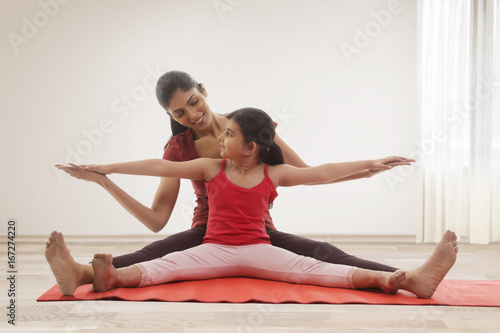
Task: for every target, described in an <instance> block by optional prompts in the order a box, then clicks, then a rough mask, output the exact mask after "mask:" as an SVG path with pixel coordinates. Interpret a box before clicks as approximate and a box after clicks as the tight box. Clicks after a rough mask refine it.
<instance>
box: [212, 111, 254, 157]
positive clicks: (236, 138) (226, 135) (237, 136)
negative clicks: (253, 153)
mask: <svg viewBox="0 0 500 333" xmlns="http://www.w3.org/2000/svg"><path fill="white" fill-rule="evenodd" d="M219 144H220V154H221V156H222V157H227V158H230V159H235V158H237V157H238V156H240V155H242V154H244V152H245V149H246V146H247V144H245V140H244V139H243V135H242V134H241V131H240V126H239V125H238V124H237V123H235V122H234V121H233V119H229V120H228V121H227V124H226V130H225V131H224V132H223V133H222V134H221V135H219Z"/></svg>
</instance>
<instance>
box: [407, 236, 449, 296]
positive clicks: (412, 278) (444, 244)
mask: <svg viewBox="0 0 500 333" xmlns="http://www.w3.org/2000/svg"><path fill="white" fill-rule="evenodd" d="M457 252H458V245H457V235H455V233H454V232H452V231H450V230H447V231H446V233H445V234H444V236H443V238H442V239H441V242H439V244H438V245H437V246H436V249H435V250H434V253H432V255H431V256H430V257H429V258H428V259H427V261H426V262H425V263H424V264H423V265H422V266H420V267H418V268H416V269H414V270H411V271H408V273H407V275H406V276H407V279H406V280H405V281H404V282H403V283H402V284H401V289H404V290H407V291H409V292H412V293H413V294H415V295H416V296H417V297H419V298H431V297H432V295H433V294H434V292H435V291H436V288H437V287H438V285H439V284H440V283H441V281H442V280H443V279H444V277H445V276H446V274H447V273H448V271H449V270H450V268H451V267H452V266H453V265H454V264H455V261H456V259H457Z"/></svg>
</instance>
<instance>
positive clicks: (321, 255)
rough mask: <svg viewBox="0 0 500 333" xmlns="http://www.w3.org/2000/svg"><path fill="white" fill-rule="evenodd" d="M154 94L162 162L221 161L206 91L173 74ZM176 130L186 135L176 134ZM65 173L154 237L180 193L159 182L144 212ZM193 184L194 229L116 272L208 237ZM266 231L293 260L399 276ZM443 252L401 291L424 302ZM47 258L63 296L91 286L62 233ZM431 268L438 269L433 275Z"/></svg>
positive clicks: (121, 195) (130, 258) (221, 121)
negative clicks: (163, 122)
mask: <svg viewBox="0 0 500 333" xmlns="http://www.w3.org/2000/svg"><path fill="white" fill-rule="evenodd" d="M156 94H157V97H158V101H159V103H160V105H161V106H162V107H163V108H164V109H165V110H166V111H167V114H168V115H169V116H170V117H171V123H172V124H173V126H172V127H173V134H174V135H173V137H172V138H171V139H170V140H169V143H168V145H167V147H166V149H165V153H164V159H167V160H172V161H187V160H192V159H196V158H198V157H209V158H221V157H220V153H219V143H218V139H217V138H218V136H219V135H220V134H221V133H222V132H223V131H224V130H225V128H226V122H227V119H226V116H225V115H222V114H217V113H214V112H212V110H211V109H210V106H209V105H208V102H207V99H206V98H207V91H206V89H205V87H204V86H203V85H202V84H200V83H198V82H196V81H195V80H194V79H193V78H192V77H190V76H189V75H188V74H186V73H183V72H179V71H171V72H167V73H165V74H164V75H163V76H162V77H160V79H159V80H158V84H157V87H156ZM179 125H181V126H184V127H185V128H186V129H185V130H184V131H181V132H180V133H179V132H178V127H179ZM275 141H276V143H277V144H278V145H279V146H280V147H281V149H282V152H283V157H284V161H285V163H286V164H290V165H293V166H295V167H307V166H308V165H307V164H305V162H304V161H302V159H301V158H300V157H299V156H298V155H297V154H296V153H295V152H294V151H293V150H292V149H291V148H290V147H289V146H288V145H287V144H286V143H285V142H284V141H283V140H282V139H281V138H280V137H279V136H276V139H275ZM397 165H398V164H395V165H394V166H397ZM65 171H67V172H68V173H69V174H70V175H71V176H73V177H76V178H79V179H84V180H87V181H93V182H96V183H97V184H99V185H101V186H102V187H103V188H104V189H106V190H107V191H108V192H109V193H110V194H111V195H112V196H113V197H114V198H115V199H116V200H117V201H118V202H119V203H120V204H121V205H122V206H123V207H124V208H125V209H127V210H128V211H129V212H130V213H131V214H132V215H134V216H135V217H136V218H137V219H138V220H139V221H141V222H142V223H143V224H144V225H145V226H146V227H148V228H149V229H150V230H152V231H153V232H158V231H160V230H162V229H163V228H164V227H165V225H166V223H167V222H168V220H169V218H170V215H171V213H172V210H173V208H174V205H175V202H176V199H177V195H178V192H179V187H180V180H179V179H178V178H171V177H163V178H162V179H161V182H160V185H159V187H158V190H157V192H156V195H155V198H154V200H153V204H152V207H151V208H148V207H146V206H144V205H142V204H141V203H139V202H138V201H136V200H135V199H134V198H132V197H131V196H130V195H128V194H127V193H126V192H125V191H123V190H122V189H121V188H119V187H118V186H117V185H116V184H114V183H113V182H112V181H111V180H110V179H109V178H107V177H106V176H104V175H101V174H99V173H95V172H89V171H87V170H85V169H83V168H81V167H78V166H76V165H73V167H72V168H68V169H65ZM379 172H380V170H364V171H361V172H358V173H356V174H353V175H351V176H348V177H345V178H342V179H339V180H336V181H333V182H338V181H346V180H352V179H359V178H367V177H371V176H373V175H375V174H377V173H379ZM192 184H193V188H194V190H195V194H196V197H197V199H196V202H197V206H196V208H195V211H194V216H193V225H192V228H191V229H190V230H187V231H184V232H181V233H178V234H175V235H172V236H170V237H167V238H165V239H163V240H159V241H156V242H154V243H152V244H150V245H149V246H146V247H145V248H143V249H141V250H139V251H137V252H135V253H131V254H127V255H123V256H118V257H115V258H114V259H113V266H114V267H116V268H119V267H124V266H129V265H132V264H135V263H139V262H143V261H147V260H151V259H155V258H159V257H162V256H164V255H166V254H168V253H171V252H175V251H182V250H185V249H188V248H191V247H194V246H197V245H200V244H201V243H202V241H203V237H204V236H205V232H206V222H207V218H208V208H209V207H208V201H207V196H206V188H205V185H204V183H203V181H192ZM266 230H267V233H268V235H269V237H270V241H271V244H272V245H274V246H277V247H281V248H283V249H286V250H288V251H291V252H294V253H296V254H300V255H304V256H308V257H313V258H315V259H318V260H321V261H325V262H329V263H335V264H344V265H349V266H355V267H359V268H365V269H370V270H377V271H388V272H394V271H396V270H397V268H395V267H390V266H387V265H383V264H379V263H375V262H372V261H367V260H364V259H361V258H357V257H354V256H351V255H349V254H346V253H345V252H343V251H341V250H340V249H338V248H337V247H335V246H333V245H331V244H329V243H326V242H317V241H313V240H309V239H306V238H303V237H298V236H295V235H291V234H286V233H283V232H280V231H277V230H276V228H275V227H274V225H273V222H272V220H271V217H270V215H269V213H267V215H266ZM441 252H442V251H439V245H438V247H437V248H436V251H435V252H434V254H433V255H432V256H431V257H430V258H429V260H428V261H427V262H426V263H425V264H424V265H422V266H421V267H419V268H417V269H415V270H412V271H407V274H406V279H405V281H403V284H407V285H408V286H404V289H406V290H409V291H411V292H413V293H415V294H417V295H419V296H425V295H420V294H422V293H425V292H422V290H427V280H428V279H430V280H432V281H435V284H436V286H437V284H438V283H439V282H440V281H441V279H442V278H443V277H444V275H445V274H446V272H447V271H448V270H449V268H450V267H451V265H453V263H454V260H452V261H453V263H451V261H450V260H448V259H449V257H450V255H449V254H448V253H446V254H443V253H441ZM46 258H47V261H48V262H49V264H50V266H51V269H52V272H53V273H54V275H55V277H56V280H57V283H58V285H59V289H60V290H61V292H62V293H63V294H65V295H72V294H73V293H74V291H75V290H76V288H77V287H78V286H80V285H83V284H88V283H92V282H93V278H94V275H93V274H94V272H93V270H92V267H91V266H90V265H82V264H78V263H76V262H75V261H74V260H73V258H72V257H71V255H70V253H69V249H68V248H67V246H66V245H65V242H64V239H63V237H62V234H61V233H57V232H54V233H52V235H51V237H50V238H49V242H48V243H47V250H46ZM433 267H437V269H435V268H433ZM402 287H403V286H402Z"/></svg>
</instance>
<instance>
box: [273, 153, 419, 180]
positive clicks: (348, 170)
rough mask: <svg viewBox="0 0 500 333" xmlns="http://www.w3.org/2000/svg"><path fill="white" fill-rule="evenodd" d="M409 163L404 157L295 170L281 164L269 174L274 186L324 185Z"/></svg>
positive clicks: (329, 164) (330, 164)
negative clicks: (361, 173)
mask: <svg viewBox="0 0 500 333" xmlns="http://www.w3.org/2000/svg"><path fill="white" fill-rule="evenodd" d="M411 162H413V160H408V159H406V158H404V157H398V156H390V157H386V158H382V159H378V160H366V161H356V162H344V163H328V164H323V165H319V166H315V167H308V168H296V167H293V166H290V165H286V164H281V165H275V166H273V167H272V168H270V171H269V174H270V176H271V179H272V180H273V182H274V184H275V185H276V186H296V185H306V184H324V183H326V182H329V181H332V180H335V179H338V178H343V177H347V176H349V175H352V174H355V173H357V172H360V171H362V170H389V169H391V168H392V167H393V166H394V165H398V166H399V165H411Z"/></svg>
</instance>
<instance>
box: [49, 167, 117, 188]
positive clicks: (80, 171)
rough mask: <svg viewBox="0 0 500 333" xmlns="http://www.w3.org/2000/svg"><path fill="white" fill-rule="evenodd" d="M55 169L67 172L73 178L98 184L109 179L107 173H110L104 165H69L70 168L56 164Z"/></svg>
mask: <svg viewBox="0 0 500 333" xmlns="http://www.w3.org/2000/svg"><path fill="white" fill-rule="evenodd" d="M55 167H56V168H58V169H59V170H63V171H65V172H67V173H68V174H69V175H70V176H71V177H75V178H77V179H82V180H85V181H90V182H94V183H98V184H101V183H102V182H103V181H104V180H106V179H107V177H106V173H110V172H109V170H106V166H104V165H76V164H72V163H69V166H66V165H61V164H56V165H55Z"/></svg>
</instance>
